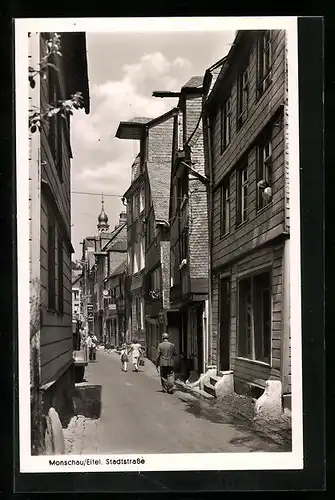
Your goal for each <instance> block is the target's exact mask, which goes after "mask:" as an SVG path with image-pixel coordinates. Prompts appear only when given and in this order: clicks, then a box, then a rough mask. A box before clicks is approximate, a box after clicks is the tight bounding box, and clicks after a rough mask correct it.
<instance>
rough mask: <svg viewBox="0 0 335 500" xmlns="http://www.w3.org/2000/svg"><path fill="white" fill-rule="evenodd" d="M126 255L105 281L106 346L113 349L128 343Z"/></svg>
mask: <svg viewBox="0 0 335 500" xmlns="http://www.w3.org/2000/svg"><path fill="white" fill-rule="evenodd" d="M124 255H126V251H124ZM124 255H123V260H122V262H121V264H119V265H118V266H117V267H116V268H115V269H114V270H112V272H111V273H110V274H109V276H108V277H107V279H106V280H105V290H107V292H108V295H107V297H108V298H107V299H106V300H105V302H104V316H105V318H106V333H105V345H106V346H111V347H112V346H114V347H120V346H121V345H122V343H123V342H125V341H126V331H127V317H126V292H127V288H126V287H127V256H124Z"/></svg>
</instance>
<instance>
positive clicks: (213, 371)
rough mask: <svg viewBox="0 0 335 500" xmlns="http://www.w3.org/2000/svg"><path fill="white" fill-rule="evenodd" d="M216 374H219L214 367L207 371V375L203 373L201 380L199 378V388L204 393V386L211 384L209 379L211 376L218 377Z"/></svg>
mask: <svg viewBox="0 0 335 500" xmlns="http://www.w3.org/2000/svg"><path fill="white" fill-rule="evenodd" d="M216 373H217V369H216V366H213V365H212V366H211V367H208V368H207V371H206V372H205V373H203V374H202V375H200V378H199V388H200V389H201V390H202V391H203V390H204V385H205V384H207V383H208V382H209V379H210V377H211V375H216Z"/></svg>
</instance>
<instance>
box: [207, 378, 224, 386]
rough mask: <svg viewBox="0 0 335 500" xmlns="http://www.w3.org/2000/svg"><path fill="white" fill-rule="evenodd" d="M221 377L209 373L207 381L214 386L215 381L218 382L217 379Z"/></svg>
mask: <svg viewBox="0 0 335 500" xmlns="http://www.w3.org/2000/svg"><path fill="white" fill-rule="evenodd" d="M221 378H222V377H219V376H218V375H211V376H210V377H209V381H210V383H211V384H212V386H213V387H214V385H215V384H216V382H218V381H219V380H221Z"/></svg>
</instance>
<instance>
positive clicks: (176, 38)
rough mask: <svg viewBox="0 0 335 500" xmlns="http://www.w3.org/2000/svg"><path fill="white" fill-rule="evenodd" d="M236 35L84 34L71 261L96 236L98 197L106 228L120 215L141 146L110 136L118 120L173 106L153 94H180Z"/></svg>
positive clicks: (74, 129)
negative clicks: (85, 105)
mask: <svg viewBox="0 0 335 500" xmlns="http://www.w3.org/2000/svg"><path fill="white" fill-rule="evenodd" d="M234 36H235V32H234V31H220V32H213V31H211V32H206V31H190V32H178V33H177V32H176V33H171V32H166V33H164V32H161V33H145V32H144V33H143V32H142V33H135V32H134V33H129V32H128V33H122V32H121V33H120V32H118V33H86V43H87V57H88V75H89V86H90V107H91V109H90V114H89V115H86V114H85V113H84V111H78V112H76V113H75V114H74V116H73V119H72V124H71V143H72V153H73V160H72V176H71V177H72V187H71V190H72V227H71V231H72V244H73V247H74V249H75V254H74V255H73V257H72V258H73V260H77V259H80V257H81V245H80V242H81V241H82V240H83V238H85V237H86V236H92V235H95V234H96V233H97V216H98V214H99V213H100V210H101V193H103V194H104V202H105V212H106V213H107V215H108V218H109V224H110V228H111V229H113V228H114V226H115V224H117V221H118V219H119V214H120V212H121V211H124V210H125V207H124V206H123V205H122V201H121V198H122V195H123V193H124V192H125V191H126V190H127V189H128V187H129V185H130V169H131V165H132V162H133V159H134V157H135V156H136V154H137V152H138V150H139V144H138V141H129V140H122V139H117V138H116V137H115V133H116V130H117V128H118V125H119V122H120V121H127V120H130V119H132V118H135V117H139V116H145V117H150V118H154V117H156V116H159V115H161V114H163V113H165V112H166V111H168V110H169V109H171V108H172V107H174V106H175V105H176V104H177V100H176V99H170V98H168V99H166V98H165V99H160V98H153V97H152V96H151V95H152V92H153V91H154V90H173V91H179V90H180V88H181V86H182V85H184V84H185V83H186V82H187V81H188V80H189V79H190V78H191V77H192V76H197V75H201V76H203V75H204V73H205V71H206V69H207V68H208V67H210V66H211V65H212V64H214V63H215V62H216V61H218V60H219V59H221V58H222V57H224V56H225V55H226V54H227V53H228V51H229V49H230V47H231V44H232V42H233V40H234ZM76 191H77V192H78V191H79V192H85V193H86V192H88V193H95V195H83V194H76V193H75V192H76ZM111 194H112V195H113V194H115V195H116V196H108V195H111Z"/></svg>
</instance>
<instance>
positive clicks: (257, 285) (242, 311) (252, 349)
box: [237, 268, 273, 366]
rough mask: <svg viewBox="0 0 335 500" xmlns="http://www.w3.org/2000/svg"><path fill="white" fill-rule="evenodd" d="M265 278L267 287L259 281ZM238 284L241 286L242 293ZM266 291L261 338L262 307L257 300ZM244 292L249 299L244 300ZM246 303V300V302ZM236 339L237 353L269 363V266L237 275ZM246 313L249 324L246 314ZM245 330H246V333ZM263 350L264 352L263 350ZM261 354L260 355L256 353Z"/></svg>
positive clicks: (270, 303)
mask: <svg viewBox="0 0 335 500" xmlns="http://www.w3.org/2000/svg"><path fill="white" fill-rule="evenodd" d="M265 277H266V280H267V286H265V285H264V283H262V279H264V278H265ZM242 287H245V290H244V293H243V294H242V290H243V289H242ZM264 292H266V293H267V294H268V313H269V314H268V316H269V317H268V337H267V339H266V338H265V331H264V327H265V317H264V307H259V304H260V301H261V300H262V298H263V297H264ZM248 295H250V300H249V301H248ZM248 302H249V303H248ZM237 314H238V338H237V355H238V357H239V358H244V359H247V360H249V361H253V362H256V363H264V364H266V365H269V366H271V364H272V321H273V304H272V274H271V269H270V268H264V269H263V270H262V271H260V272H258V273H255V274H251V275H249V276H243V277H241V278H238V312H237ZM249 316H250V324H249V322H248V317H249ZM248 331H249V333H248ZM266 350H267V351H268V352H266ZM260 353H261V354H260Z"/></svg>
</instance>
